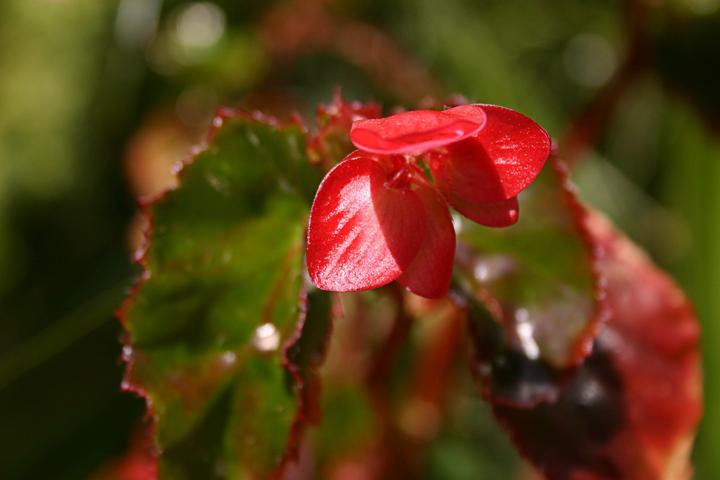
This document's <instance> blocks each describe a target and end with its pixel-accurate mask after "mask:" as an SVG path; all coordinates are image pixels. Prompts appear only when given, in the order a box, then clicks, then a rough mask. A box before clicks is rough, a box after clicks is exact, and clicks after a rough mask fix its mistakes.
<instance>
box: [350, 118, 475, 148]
mask: <svg viewBox="0 0 720 480" xmlns="http://www.w3.org/2000/svg"><path fill="white" fill-rule="evenodd" d="M468 117H470V115H446V114H445V113H443V112H437V111H435V110H415V111H411V112H403V113H398V114H397V115H392V116H390V117H386V118H377V119H369V120H360V121H357V122H354V123H353V125H352V130H351V131H350V138H351V140H352V142H353V144H355V146H356V147H358V148H359V149H361V150H365V151H367V152H373V153H381V154H413V155H414V154H420V153H423V152H425V151H427V150H430V149H433V148H438V147H442V146H445V145H448V144H450V143H454V142H458V141H460V140H462V139H464V138H468V137H470V136H473V135H475V134H476V133H478V132H479V131H480V130H482V128H483V126H484V125H485V117H484V115H483V114H481V113H480V112H475V114H474V115H473V116H472V118H468Z"/></svg>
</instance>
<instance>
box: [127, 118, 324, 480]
mask: <svg viewBox="0 0 720 480" xmlns="http://www.w3.org/2000/svg"><path fill="white" fill-rule="evenodd" d="M215 126H216V130H215V131H214V132H213V134H212V135H211V143H210V144H209V145H208V146H207V147H206V148H205V149H204V150H203V151H202V152H200V153H198V154H197V155H196V157H195V159H194V160H193V161H192V162H191V163H190V164H188V165H187V166H186V167H185V168H184V170H183V171H182V172H181V176H180V180H181V182H180V183H181V186H180V187H179V188H178V189H176V190H174V191H171V192H169V193H167V194H166V195H165V196H164V197H162V198H161V199H159V200H158V201H157V202H156V203H155V204H153V205H151V206H150V207H149V215H150V217H151V220H152V225H153V227H152V233H151V235H150V239H149V240H150V242H149V247H148V248H147V251H146V252H145V255H144V257H143V259H142V260H141V263H142V264H143V266H144V268H145V272H144V275H143V278H142V281H141V283H140V285H139V286H138V287H137V288H136V291H135V292H134V295H133V296H132V297H131V298H130V299H129V300H128V302H127V303H126V305H125V307H124V308H123V310H122V311H121V316H122V319H123V321H124V324H125V326H126V329H127V332H128V346H127V347H126V351H125V357H126V361H127V362H128V370H127V374H126V382H127V388H129V389H132V390H135V391H139V392H141V393H142V394H143V395H144V396H145V397H146V398H147V400H148V405H149V407H150V409H151V414H152V416H153V419H154V421H155V431H156V440H157V444H158V447H159V450H160V458H159V473H160V477H161V478H170V479H176V478H177V479H185V478H187V479H194V478H203V479H212V478H226V477H230V478H240V479H242V478H268V477H269V476H272V475H274V474H276V472H277V471H278V469H279V468H280V467H281V466H283V465H284V464H285V461H286V460H287V459H288V458H289V457H290V456H291V455H293V453H294V452H293V450H294V448H293V447H294V446H295V445H296V443H297V439H296V438H294V437H295V435H296V434H297V433H298V431H299V430H298V425H297V422H299V421H300V420H299V419H300V418H302V415H300V413H299V412H298V405H299V403H301V402H299V400H298V395H296V391H295V389H298V388H300V387H301V385H299V384H298V383H299V382H300V380H302V378H303V377H304V376H305V375H307V374H308V372H309V371H310V370H311V369H312V368H314V366H312V365H309V366H304V365H297V364H295V363H294V362H300V363H302V362H305V363H307V362H312V361H313V360H312V358H311V357H310V356H308V355H304V354H300V353H298V352H296V353H294V354H293V355H291V357H292V358H291V359H288V358H287V351H288V350H289V349H290V348H295V350H298V348H299V347H298V345H300V344H302V343H303V341H304V339H303V333H304V330H302V331H299V332H296V331H295V329H296V323H297V321H298V319H299V318H300V315H301V314H302V315H312V316H313V318H315V317H322V316H323V314H325V315H327V314H329V309H323V308H320V309H319V312H318V313H315V312H314V311H313V313H310V312H306V308H312V307H309V306H307V305H305V302H306V300H307V297H306V291H305V290H306V286H305V285H304V280H303V272H304V268H305V267H304V256H303V250H304V232H305V225H306V221H307V212H308V209H309V201H310V200H311V199H312V194H313V192H314V190H315V188H316V186H317V183H318V182H319V180H320V176H321V175H320V172H318V171H315V170H314V168H313V167H312V166H311V165H310V163H309V162H308V160H307V157H306V148H305V141H306V140H305V135H304V132H303V131H302V129H301V128H300V127H299V126H294V125H291V126H282V127H281V126H276V125H274V124H270V123H267V122H262V121H258V120H257V119H253V118H249V117H247V116H244V115H241V114H234V113H232V112H224V114H223V115H222V116H220V117H218V118H217V119H216V121H215ZM316 303H317V302H316ZM323 312H324V313H323ZM308 318H309V317H308ZM328 328H329V321H324V322H323V321H321V322H319V323H318V325H317V328H316V329H314V330H313V338H312V339H311V341H308V342H309V343H310V344H311V346H312V345H315V344H317V343H319V342H320V341H319V340H318V339H322V338H324V337H325V336H326V335H327V331H328ZM284 367H288V369H294V370H293V371H296V372H299V374H298V375H296V376H293V375H290V374H289V372H288V371H287V370H286V369H285V368H284ZM293 380H295V382H293ZM294 383H295V385H293V384H294ZM293 387H295V388H293ZM289 447H290V448H289Z"/></svg>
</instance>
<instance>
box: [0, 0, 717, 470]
mask: <svg viewBox="0 0 720 480" xmlns="http://www.w3.org/2000/svg"><path fill="white" fill-rule="evenodd" d="M656 3H657V5H656V6H655V7H653V8H652V9H651V10H650V11H648V12H645V17H646V18H645V22H644V25H643V29H642V33H643V35H644V45H643V47H644V48H645V54H646V63H645V65H644V66H645V68H644V69H643V70H642V71H641V72H640V73H639V74H638V75H637V76H636V77H634V79H633V81H632V83H631V84H630V85H629V86H628V87H627V89H626V91H625V93H624V94H623V95H622V96H621V97H620V99H619V101H618V102H617V104H616V105H614V107H615V108H614V110H613V113H612V115H611V116H610V118H609V119H608V122H607V128H604V129H602V131H601V132H600V135H599V137H598V138H597V139H596V140H597V141H596V142H594V143H593V145H591V148H590V149H588V150H587V151H586V152H585V154H584V155H583V158H582V159H581V160H580V161H579V164H578V168H577V171H576V172H575V178H576V179H577V180H578V182H579V183H580V187H581V195H582V196H583V197H584V198H586V199H587V200H588V201H590V202H592V203H594V204H596V205H598V206H599V207H600V208H601V209H604V210H606V211H608V213H609V214H610V216H611V217H612V218H613V219H614V220H615V221H616V222H618V224H619V225H620V226H621V227H622V228H624V229H626V230H627V231H628V232H629V233H630V235H631V236H632V237H633V238H634V239H635V240H636V241H638V242H640V243H641V244H642V245H644V246H645V247H646V248H647V249H648V250H649V251H650V253H651V254H652V255H653V256H654V258H655V259H656V261H658V262H659V263H660V264H661V265H663V266H664V267H666V268H669V269H670V270H671V271H672V272H673V273H674V274H675V275H676V276H677V278H678V280H679V282H680V283H681V285H682V286H683V287H684V288H685V290H686V291H687V292H688V294H689V295H690V296H691V297H692V298H693V299H694V301H695V303H696V306H697V309H698V313H699V316H700V320H701V322H702V324H703V334H704V336H703V345H704V362H705V377H706V384H705V389H706V402H707V405H708V406H709V408H708V409H707V410H708V412H707V415H706V417H705V420H704V422H703V424H702V427H701V430H700V437H699V441H698V445H697V448H696V467H697V469H698V474H697V476H698V478H703V479H704V478H713V474H717V472H720V457H718V456H717V455H716V454H714V452H715V451H716V450H717V448H718V445H720V413H718V412H717V411H716V409H714V408H713V405H717V404H718V403H719V402H720V380H719V379H720V375H718V372H720V353H718V352H720V328H719V327H718V326H717V325H716V322H717V321H718V320H720V295H718V289H719V288H720V194H719V193H718V192H720V171H719V169H720V142H719V141H718V137H717V134H718V127H717V125H718V120H719V119H720V115H719V112H720V107H719V105H720V94H718V91H717V85H718V84H720V64H719V63H718V62H717V58H718V49H719V48H720V13H719V12H720V2H718V1H717V0H672V1H671V0H667V1H666V2H656ZM630 4H632V2H621V1H619V0H587V1H584V2H577V1H574V0H555V1H550V0H510V1H508V0H483V1H475V0H446V1H443V2H437V1H433V0H393V1H381V0H372V1H360V0H336V1H332V2H330V1H328V2H321V1H319V0H304V1H302V0H297V1H294V2H291V1H284V0H275V1H267V0H243V1H242V2H236V1H231V0H224V1H215V2H206V3H196V2H187V1H179V0H165V1H162V0H108V1H104V2H98V1H95V0H53V1H50V0H4V1H3V2H2V3H0V319H1V321H0V477H2V478H3V479H36V478H48V476H49V475H51V476H52V478H54V479H65V478H68V479H74V478H83V477H87V476H88V475H90V474H91V473H92V472H95V471H97V470H98V468H100V467H101V466H102V465H106V464H107V463H108V462H112V461H114V460H115V459H117V458H119V457H121V456H122V455H123V453H124V452H125V451H126V450H127V446H128V442H129V438H130V434H131V432H132V431H134V429H136V428H137V427H138V425H139V423H140V421H141V418H142V411H143V408H142V402H141V401H140V400H138V399H137V398H135V397H133V396H131V395H127V394H121V393H120V392H119V387H118V386H119V384H120V381H121V373H122V372H121V371H122V366H121V365H120V362H119V356H120V351H121V345H120V342H119V341H118V340H119V338H120V336H121V328H120V325H119V324H118V322H117V321H115V320H114V318H113V310H114V308H116V307H117V306H118V305H119V304H120V302H121V299H122V296H123V290H124V289H125V288H127V287H128V286H129V285H130V284H131V282H132V279H133V276H134V275H135V274H136V273H137V272H136V271H135V270H133V269H132V268H131V266H130V265H129V262H128V258H129V257H130V253H129V252H130V248H129V247H128V242H129V241H128V237H130V238H137V232H136V231H135V234H134V236H133V235H131V234H130V233H129V232H132V231H133V228H131V225H135V227H134V228H135V230H136V229H137V224H134V223H133V216H134V214H135V210H136V208H135V204H134V197H135V196H136V195H139V194H149V193H154V192H155V191H156V190H157V189H159V188H161V187H162V185H165V184H166V183H163V180H162V178H159V179H157V181H155V182H153V179H155V178H156V177H162V175H157V174H156V170H154V168H156V166H155V165H156V163H154V162H158V161H160V162H161V163H160V168H161V170H162V168H164V170H163V171H167V169H169V165H170V163H171V160H182V159H183V158H184V157H185V156H186V155H187V152H188V151H189V145H190V144H191V143H192V142H194V141H197V139H198V138H199V135H200V134H201V132H202V131H203V130H204V129H205V127H206V126H207V124H208V121H209V118H210V113H211V112H212V110H213V109H214V108H215V107H216V106H217V105H219V104H230V105H240V106H245V107H249V108H262V109H264V110H266V111H268V112H270V113H274V114H277V115H281V116H286V115H288V114H289V113H290V111H292V110H299V111H301V112H303V113H304V114H310V113H311V112H312V110H313V109H314V105H315V104H316V103H317V102H319V101H328V100H329V99H330V95H331V91H332V89H333V88H334V86H336V85H340V86H342V87H343V89H344V92H345V94H346V96H348V97H350V98H354V97H359V98H363V99H367V98H374V99H377V100H380V101H383V102H384V103H386V104H387V105H393V104H397V103H409V102H413V101H421V100H422V98H420V97H421V96H422V95H420V94H415V93H408V92H414V90H413V88H411V87H413V86H414V87H415V90H420V91H423V89H425V88H426V89H427V94H430V95H435V96H442V95H449V94H454V93H459V94H463V95H465V96H467V97H468V98H469V99H471V100H476V101H481V102H488V103H497V104H503V105H506V106H509V107H512V108H515V109H517V110H520V111H522V112H524V113H526V114H528V115H530V116H532V117H533V118H536V119H537V120H538V121H539V122H540V123H541V124H542V125H544V126H546V127H547V128H548V130H549V131H550V133H551V134H552V135H553V136H554V137H555V138H556V139H559V138H562V137H563V135H564V134H565V133H566V132H567V129H568V125H569V123H570V122H571V121H572V119H573V118H575V116H576V115H577V114H578V112H580V111H582V109H583V108H584V106H585V105H586V104H587V102H588V101H590V99H592V98H593V97H594V95H596V93H597V92H598V91H599V90H601V89H603V87H604V86H605V85H606V84H607V82H608V81H609V80H610V78H612V75H613V73H614V72H616V71H617V70H618V68H620V65H621V64H622V62H623V60H624V58H625V56H626V55H627V53H628V51H629V46H628V39H627V38H626V37H627V33H626V32H627V31H628V30H632V29H631V28H629V27H632V26H633V22H636V21H637V19H636V18H635V17H634V16H631V15H629V14H628V11H629V9H628V8H627V6H628V5H630ZM318 11H320V12H322V14H320V15H317V14H313V13H312V12H318ZM288 12H289V13H288ZM308 12H310V13H308ZM283 15H284V20H283ZM278 18H279V19H280V20H278ZM318 18H319V20H318ZM313 19H314V20H313ZM310 20H313V22H316V23H312V22H310ZM303 25H310V27H309V28H305V29H303V28H302V26H303ZM328 25H329V26H328ZM333 25H335V26H336V27H335V28H333ZM338 25H340V27H337V26H338ZM371 40H372V41H371ZM363 42H364V43H363ZM387 59H390V60H387ZM408 72H410V73H409V74H408ZM403 75H405V77H403ZM402 81H404V82H406V83H401V82H402ZM411 97H417V98H411ZM158 152H160V153H158ZM167 152H171V153H172V152H175V153H172V155H171V154H170V153H167ZM166 153H167V155H165V154H166ZM163 155H165V156H163ZM160 157H162V158H161V160H158V158H160ZM166 157H167V158H166ZM162 162H165V163H162ZM148 185H151V186H152V187H148ZM153 188H155V190H153ZM136 242H137V240H136ZM460 427H462V428H465V429H466V430H467V429H468V428H469V427H467V426H460ZM460 427H459V428H460ZM462 428H460V430H462ZM486 428H494V427H487V423H483V425H481V426H479V427H478V428H477V429H475V430H473V432H471V433H468V432H467V431H464V433H463V432H461V433H457V431H456V430H457V428H455V430H453V429H452V428H450V427H448V429H449V430H448V432H450V433H448V435H446V437H447V438H445V436H444V437H443V439H444V440H443V441H442V442H439V443H438V444H437V449H436V450H433V452H432V455H431V458H434V459H436V463H434V464H433V465H430V466H428V472H431V473H430V474H429V476H430V477H432V478H442V474H441V473H434V472H449V470H444V468H445V467H443V465H445V466H447V468H451V469H454V470H453V471H454V472H457V477H458V478H466V477H470V478H479V477H473V476H472V475H473V472H479V471H485V472H486V473H485V474H486V475H487V472H502V471H503V467H502V466H498V465H497V460H498V459H499V458H502V459H507V462H512V460H511V458H514V457H512V454H511V453H508V450H507V445H505V444H503V443H502V442H503V440H498V437H497V436H496V431H495V433H494V434H487V433H486V432H485V430H484V429H486ZM470 430H472V429H470ZM468 435H470V436H471V437H472V438H473V439H474V440H473V441H475V442H476V443H477V445H476V448H477V451H482V452H485V451H487V452H495V451H500V452H504V453H499V454H498V455H492V456H491V455H487V458H486V456H478V457H476V458H475V459H474V460H472V461H468V460H467V459H468V458H469V456H468V455H476V454H477V451H471V452H467V451H466V450H467V443H466V442H463V441H460V440H458V438H464V439H467V438H468ZM473 435H474V436H473ZM498 442H500V443H498ZM463 452H465V453H463ZM477 455H479V454H477ZM438 469H440V470H438ZM448 474H449V473H448ZM487 478H497V477H487Z"/></svg>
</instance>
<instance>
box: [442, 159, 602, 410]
mask: <svg viewBox="0 0 720 480" xmlns="http://www.w3.org/2000/svg"><path fill="white" fill-rule="evenodd" d="M553 167H555V168H553ZM520 206H521V207H520V208H521V210H520V220H519V222H518V223H517V224H516V225H515V226H513V227H510V228H506V229H488V228H484V227H481V226H479V225H476V224H474V223H472V222H468V221H465V222H463V223H462V225H461V230H460V233H459V239H460V244H459V247H458V254H457V262H458V267H459V268H457V269H456V271H457V272H458V274H459V276H458V278H459V279H460V281H461V282H463V283H464V284H465V285H467V286H469V288H471V289H472V290H473V291H474V292H475V293H476V294H477V297H478V298H480V299H482V300H483V302H484V304H485V308H487V310H488V312H489V313H490V314H492V316H493V318H494V320H495V322H496V323H497V324H498V325H500V326H502V332H499V333H497V334H499V335H502V336H503V340H502V342H503V345H504V347H503V349H501V350H502V351H501V350H498V351H497V352H495V353H496V354H497V355H499V356H500V357H503V358H500V357H498V358H496V359H495V360H498V362H499V364H496V365H495V367H496V370H497V371H496V372H495V373H496V374H497V373H499V370H500V369H501V368H504V367H506V366H507V363H508V361H509V360H511V359H509V358H508V355H511V354H512V352H517V353H520V354H522V355H523V356H524V357H527V358H529V359H531V360H534V361H537V363H538V364H544V365H547V366H549V367H555V368H560V369H564V368H568V367H573V366H576V365H577V364H579V363H580V362H581V361H582V360H583V358H584V357H585V356H586V355H587V354H588V353H589V351H590V348H591V345H592V340H593V338H594V336H595V333H596V330H597V325H598V322H599V319H600V308H599V305H598V304H599V301H598V298H599V293H598V292H599V287H598V282H597V281H596V275H595V273H594V268H593V265H594V262H595V252H593V249H592V245H591V242H590V241H589V239H588V236H587V232H586V230H585V225H584V221H585V212H584V210H583V209H582V207H581V206H580V205H579V204H578V203H577V200H576V199H575V196H574V194H573V192H572V190H571V189H570V188H569V186H568V185H567V181H566V178H565V176H564V173H563V172H562V171H560V169H559V168H558V167H557V166H551V165H548V166H546V167H545V169H544V170H543V172H542V173H541V174H540V177H539V178H538V180H537V181H536V182H535V183H534V184H533V185H532V186H531V187H530V188H529V189H528V190H526V191H525V192H523V194H521V197H520ZM490 375H491V376H493V375H492V374H490ZM495 377H496V378H495V379H496V380H497V379H498V378H497V375H495ZM516 393H518V394H519V395H525V394H528V393H530V392H524V393H522V394H520V392H516ZM536 395H541V396H542V395H543V393H542V392H540V391H535V392H534V393H530V395H528V396H527V397H528V398H514V399H513V400H514V401H520V402H524V401H530V402H532V401H536V400H538V399H539V398H536Z"/></svg>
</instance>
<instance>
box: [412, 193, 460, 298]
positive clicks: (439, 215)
mask: <svg viewBox="0 0 720 480" xmlns="http://www.w3.org/2000/svg"><path fill="white" fill-rule="evenodd" d="M415 193H416V194H417V195H418V198H419V199H420V202H421V203H422V205H423V210H424V211H425V213H426V218H427V221H426V227H425V235H424V238H423V239H422V243H421V244H420V249H419V250H418V253H417V255H416V256H415V259H414V260H413V261H412V262H411V263H410V265H408V266H407V268H405V270H403V274H402V275H401V276H400V277H399V278H398V282H399V283H400V284H401V285H403V286H405V287H407V288H408V289H409V290H410V291H411V292H413V293H415V294H417V295H420V296H423V297H427V298H439V297H443V296H445V294H446V293H447V291H448V288H449V287H450V278H451V277H452V270H453V259H454V258H455V229H454V228H453V224H452V219H451V218H450V212H449V211H448V206H447V203H446V202H445V199H444V198H443V197H442V196H441V195H440V193H438V191H437V190H435V188H433V187H432V186H431V185H429V184H428V183H426V182H418V183H417V187H416V189H415Z"/></svg>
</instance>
